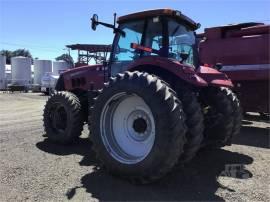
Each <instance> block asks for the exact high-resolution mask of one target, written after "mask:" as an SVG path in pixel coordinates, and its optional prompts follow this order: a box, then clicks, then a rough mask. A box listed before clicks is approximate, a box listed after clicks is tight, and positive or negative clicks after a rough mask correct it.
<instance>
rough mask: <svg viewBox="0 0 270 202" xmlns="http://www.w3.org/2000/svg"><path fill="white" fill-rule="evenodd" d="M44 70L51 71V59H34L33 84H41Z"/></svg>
mask: <svg viewBox="0 0 270 202" xmlns="http://www.w3.org/2000/svg"><path fill="white" fill-rule="evenodd" d="M46 72H52V61H51V60H34V84H39V85H41V78H42V76H44V74H45V73H46Z"/></svg>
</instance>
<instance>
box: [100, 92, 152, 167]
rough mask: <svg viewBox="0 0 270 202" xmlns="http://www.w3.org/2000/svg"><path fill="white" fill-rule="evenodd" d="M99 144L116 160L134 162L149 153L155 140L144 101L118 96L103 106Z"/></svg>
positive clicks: (125, 95)
mask: <svg viewBox="0 0 270 202" xmlns="http://www.w3.org/2000/svg"><path fill="white" fill-rule="evenodd" d="M100 130H101V137H102V141H103V143H104V145H105V147H106V149H107V151H108V152H109V153H110V155H111V156H112V157H113V158H115V159H116V160H117V161H120V162H122V163H125V164H133V163H137V162H139V161H141V160H143V159H144V158H146V156H147V155H148V154H149V152H150V151H151V149H152V147H153V145H154V140H155V122H154V118H153V115H152V112H151V110H150V108H149V107H148V105H147V104H146V103H145V102H144V100H143V99H142V98H141V97H139V96H137V95H135V94H132V95H130V94H129V95H127V94H126V93H118V94H116V95H114V96H113V97H111V98H110V99H109V100H108V102H107V103H106V104H105V106H104V108H103V111H102V114H101V122H100Z"/></svg>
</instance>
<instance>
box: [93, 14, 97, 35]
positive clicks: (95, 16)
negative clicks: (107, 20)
mask: <svg viewBox="0 0 270 202" xmlns="http://www.w3.org/2000/svg"><path fill="white" fill-rule="evenodd" d="M91 21H92V23H91V28H92V30H94V31H95V30H96V28H97V25H98V15H97V14H94V15H93V16H92V18H91Z"/></svg>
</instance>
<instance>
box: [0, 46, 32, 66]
mask: <svg viewBox="0 0 270 202" xmlns="http://www.w3.org/2000/svg"><path fill="white" fill-rule="evenodd" d="M0 55H4V56H6V58H7V64H10V63H11V58H12V57H17V56H23V57H28V58H31V59H32V61H33V57H32V55H31V53H30V51H29V50H26V49H17V50H15V51H9V50H1V51H0Z"/></svg>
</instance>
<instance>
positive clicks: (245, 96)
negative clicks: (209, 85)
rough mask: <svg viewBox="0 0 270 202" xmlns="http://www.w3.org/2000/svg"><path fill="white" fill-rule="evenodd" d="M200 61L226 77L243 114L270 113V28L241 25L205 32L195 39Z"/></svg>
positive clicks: (209, 29) (207, 29) (247, 24)
mask: <svg viewBox="0 0 270 202" xmlns="http://www.w3.org/2000/svg"><path fill="white" fill-rule="evenodd" d="M198 38H199V40H200V45H199V47H200V50H199V53H200V54H199V55H200V61H201V63H202V64H208V65H212V66H215V65H216V64H218V63H219V65H218V68H220V71H222V72H224V73H226V74H227V75H228V76H229V78H230V79H231V80H232V81H233V83H234V86H235V87H234V89H233V90H234V91H235V92H236V93H237V95H238V96H239V98H240V101H241V103H242V107H243V110H244V111H245V112H260V113H261V114H262V115H264V114H265V113H269V77H270V52H269V50H270V25H265V24H263V23H253V22H250V23H242V24H236V25H226V26H219V27H211V28H206V29H205V32H204V33H202V34H199V35H198Z"/></svg>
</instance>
